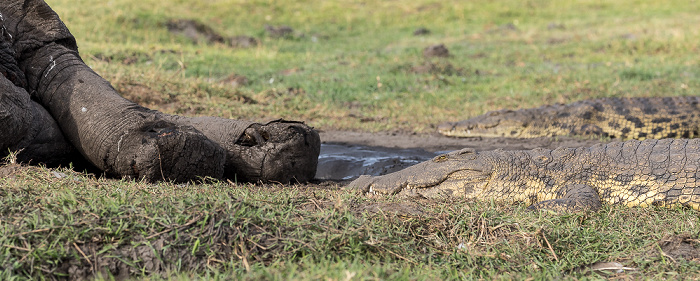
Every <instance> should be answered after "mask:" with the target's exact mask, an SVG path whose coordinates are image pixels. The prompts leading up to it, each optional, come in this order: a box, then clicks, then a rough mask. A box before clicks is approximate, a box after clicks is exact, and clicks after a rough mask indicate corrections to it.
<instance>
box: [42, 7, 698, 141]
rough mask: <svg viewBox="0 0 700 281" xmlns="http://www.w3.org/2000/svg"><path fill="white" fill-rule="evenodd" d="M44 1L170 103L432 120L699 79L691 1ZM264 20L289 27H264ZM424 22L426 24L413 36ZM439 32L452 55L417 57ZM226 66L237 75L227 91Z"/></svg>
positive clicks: (260, 112) (335, 117)
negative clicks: (180, 24) (186, 29)
mask: <svg viewBox="0 0 700 281" xmlns="http://www.w3.org/2000/svg"><path fill="white" fill-rule="evenodd" d="M49 3H50V4H52V5H53V7H55V9H56V10H57V11H58V12H59V14H60V15H61V16H62V18H63V19H64V20H65V21H66V24H67V25H68V27H69V28H70V29H71V31H73V33H74V34H75V36H76V37H77V38H78V41H79V45H80V47H81V51H82V54H83V56H84V57H85V58H86V60H87V62H88V63H89V64H90V65H91V66H92V67H94V68H95V69H96V70H97V71H98V72H99V73H101V74H102V75H104V76H105V77H107V78H108V79H109V80H110V81H112V82H113V83H114V84H115V85H116V86H117V88H118V89H119V90H121V91H123V92H124V93H125V95H129V96H130V97H131V98H134V99H139V98H138V96H143V95H149V96H150V97H146V98H140V99H141V101H143V102H144V103H147V104H149V105H150V106H151V107H154V108H157V109H162V110H165V111H168V112H173V113H183V114H193V115H199V114H206V115H217V116H223V117H233V118H247V119H259V118H268V117H284V118H290V119H302V120H306V121H308V122H309V123H310V124H311V125H313V126H316V127H318V128H321V129H330V128H335V129H361V130H371V131H377V130H401V131H409V132H431V131H433V126H434V125H435V124H437V123H440V122H443V121H448V120H451V121H455V120H459V119H465V118H468V117H472V116H475V115H478V114H482V113H484V112H485V111H488V110H494V109H500V108H520V107H532V106H538V105H542V104H546V103H553V102H572V101H576V100H581V99H587V98H593V97H604V96H615V97H629V96H676V95H693V94H695V90H696V89H697V88H698V85H699V82H698V79H697V78H698V76H700V73H699V71H698V64H699V61H698V57H697V51H698V43H697V42H699V41H700V40H699V39H700V31H699V30H698V29H697V28H695V26H697V25H698V24H699V23H700V22H699V21H700V20H699V19H698V18H697V16H696V15H697V12H699V11H700V4H698V3H695V2H688V1H671V2H665V3H660V2H653V1H615V3H604V2H600V1H575V2H571V1H570V2H566V3H558V2H553V1H524V2H523V1H497V2H493V3H492V2H490V1H477V2H474V1H470V2H464V1H439V2H434V1H388V2H387V1H376V2H375V1H368V2H367V1H330V2H329V1H285V2H279V1H207V2H201V3H200V2H197V1H173V2H171V1H169V2H162V1H154V0H143V1H131V0H119V1H117V0H114V1H108V2H106V3H104V4H101V5H93V4H94V2H93V1H86V0H82V1H57V0H55V1H50V2H49ZM173 19H195V20H198V21H200V22H202V23H204V24H206V25H208V26H210V27H211V28H212V29H213V30H214V31H216V32H218V33H219V34H221V35H222V36H223V37H226V38H228V37H234V36H241V35H244V36H251V37H253V38H255V39H256V40H258V42H259V44H258V45H257V46H255V47H250V48H231V47H230V46H228V45H226V44H218V43H216V44H203V43H200V44H194V43H192V42H191V40H189V39H187V38H186V37H185V36H182V35H177V34H172V33H169V32H168V28H167V23H168V21H170V20H173ZM265 25H270V26H279V25H287V26H289V27H291V28H292V29H293V32H291V33H290V34H288V35H286V36H283V37H281V38H275V37H273V36H271V35H270V34H269V33H267V32H266V31H265ZM421 27H423V28H426V29H428V30H429V31H430V33H429V34H426V35H419V36H415V35H413V33H414V31H415V30H417V29H418V28H421ZM440 43H442V44H445V46H446V47H447V48H448V49H449V52H450V56H449V57H447V58H424V57H423V55H422V50H423V49H424V48H425V47H428V46H430V45H434V44H440ZM232 75H238V76H244V77H246V78H247V83H245V85H243V86H239V87H235V88H234V87H231V86H230V83H226V81H228V80H227V78H231V76H232ZM227 85H229V86H227ZM133 93H136V94H133ZM144 99H145V100H144Z"/></svg>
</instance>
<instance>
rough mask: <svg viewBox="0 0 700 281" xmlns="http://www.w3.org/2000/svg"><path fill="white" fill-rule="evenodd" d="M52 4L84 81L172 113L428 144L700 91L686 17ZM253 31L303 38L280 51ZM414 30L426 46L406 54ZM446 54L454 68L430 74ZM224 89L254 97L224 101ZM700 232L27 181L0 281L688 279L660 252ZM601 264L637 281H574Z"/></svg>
mask: <svg viewBox="0 0 700 281" xmlns="http://www.w3.org/2000/svg"><path fill="white" fill-rule="evenodd" d="M48 2H49V4H50V5H51V6H52V7H53V8H54V9H55V10H56V11H57V12H58V13H59V14H60V15H61V17H62V19H63V20H64V21H65V22H66V24H67V26H68V27H69V28H70V30H71V31H72V32H73V34H74V35H75V36H76V38H77V40H78V44H79V46H80V51H81V55H82V56H83V58H84V59H85V61H86V62H87V63H88V64H89V65H90V66H91V67H93V68H94V69H95V70H96V71H97V72H98V73H100V74H101V75H103V76H104V77H105V78H107V79H108V80H110V81H111V82H112V83H113V84H114V86H115V87H116V88H117V89H118V90H119V91H120V92H122V94H123V95H125V96H127V97H129V98H131V99H134V100H137V101H138V102H140V103H143V104H145V105H146V106H149V107H152V108H154V109H159V110H163V111H165V112H169V113H177V114H185V115H214V116H221V117H227V118H243V119H253V120H259V119H262V118H275V117H283V118H287V119H296V120H305V121H307V123H309V124H310V125H312V126H315V127H316V128H319V129H322V130H330V129H343V130H365V131H380V130H392V131H404V132H417V133H428V132H432V131H433V130H434V129H433V126H434V125H435V124H438V123H440V122H443V121H453V120H459V119H465V118H468V117H472V116H475V115H478V114H482V113H484V112H485V111H488V110H494V109H500V108H522V107H533V106H539V105H543V104H547V103H553V102H572V101H576V100H581V99H588V98H594V97H606V96H615V97H631V96H681V95H695V94H696V91H697V89H698V86H699V85H700V82H698V81H699V80H698V77H700V70H699V69H700V68H698V66H699V63H700V61H699V60H698V56H697V52H698V44H699V43H698V42H700V31H699V30H698V29H697V26H698V23H699V21H700V19H698V17H697V14H698V12H700V3H698V2H689V1H666V2H660V1H632V0H623V1H614V2H612V3H608V2H605V1H577V2H575V3H570V2H567V1H559V2H557V1H514V0H513V1H426V0H418V1H350V0H343V1H185V0H180V1H155V0H140V1H134V0H111V1H86V0H72V1H68V0H50V1H48ZM564 2H566V3H564ZM180 18H185V19H197V20H199V21H201V22H203V23H205V24H207V25H210V26H211V27H212V28H214V29H215V30H216V31H218V32H219V33H221V34H222V35H224V36H226V37H232V36H236V35H247V36H253V37H255V38H257V39H258V40H259V41H260V43H261V44H260V45H259V46H257V47H252V48H243V49H236V48H231V47H228V46H226V45H224V44H209V45H207V44H194V43H192V42H189V41H188V40H187V39H186V38H184V37H182V36H179V35H173V34H170V33H169V32H168V31H167V28H166V23H167V21H168V20H170V19H180ZM265 24H270V25H280V24H284V25H289V26H291V27H292V28H294V29H295V31H296V32H295V34H294V35H293V36H290V37H287V38H282V39H276V38H271V37H269V36H268V35H266V33H265V31H264V25H265ZM419 27H425V28H428V29H430V30H431V31H432V33H431V34H429V35H424V36H413V35H412V33H413V31H414V30H415V29H417V28H419ZM314 38H315V39H314ZM438 43H444V44H445V45H446V46H447V47H448V48H449V50H450V53H451V56H450V57H449V58H441V59H425V58H423V57H422V50H423V48H425V47H427V46H429V45H432V44H438ZM430 65H433V66H434V67H433V68H426V66H430ZM420 68H423V69H429V71H416V70H417V69H420ZM233 74H237V75H243V76H245V77H247V78H248V81H249V83H248V84H247V85H245V86H241V87H237V88H234V87H231V86H229V85H226V84H225V83H222V82H221V81H223V80H225V78H227V77H229V76H230V75H233ZM380 83H381V86H380ZM12 167H16V166H13V165H10V166H6V167H0V169H6V170H7V169H14V168H12ZM0 174H2V172H0ZM397 202H402V204H404V205H402V204H398V203H397ZM380 209H381V211H380ZM699 219H700V216H699V215H698V212H697V211H693V210H688V209H680V208H677V209H657V208H624V207H605V208H604V209H603V210H602V211H600V212H598V213H593V214H576V215H563V216H562V215H553V214H548V213H534V212H527V211H526V210H525V209H524V206H520V205H516V206H503V205H495V204H491V203H489V202H471V201H466V200H459V199H453V200H450V201H440V200H408V201H399V199H397V198H391V197H390V198H367V197H364V196H360V195H357V194H354V193H353V192H349V191H346V190H343V189H342V188H340V187H338V186H337V185H314V184H309V185H300V186H277V185H267V186H252V185H241V184H232V183H227V182H216V181H213V182H209V183H206V184H189V185H173V184H168V183H161V184H147V183H140V182H134V181H118V180H112V179H104V178H96V177H94V176H92V175H83V174H80V173H76V172H73V171H69V170H49V169H44V168H21V169H19V170H18V171H16V172H13V173H10V175H9V176H7V177H4V178H0V279H2V280H21V279H27V278H29V279H61V278H64V277H65V276H67V274H73V276H82V275H88V274H93V273H94V272H102V271H104V270H102V269H101V268H103V267H107V268H108V271H111V272H112V273H115V274H118V273H117V272H121V273H122V274H129V275H131V276H132V277H136V278H146V279H154V280H157V279H159V278H166V279H168V278H169V279H175V280H188V279H192V278H206V279H214V280H231V279H233V280H236V279H244V280H259V279H268V280H286V279H307V280H312V279H313V280H317V279H328V280H385V279H400V280H439V279H503V280H506V279H508V280H510V279H528V278H531V279H537V280H541V279H601V278H620V279H647V278H648V279H697V278H700V275H699V274H698V272H700V264H699V263H698V259H700V257H698V256H692V255H689V256H686V257H685V258H683V257H681V256H680V255H678V253H672V252H673V251H672V249H671V248H669V247H670V246H669V245H670V244H673V243H676V242H677V241H681V240H683V239H685V240H683V241H684V242H683V243H681V244H682V245H685V246H690V248H689V249H696V248H693V247H692V246H694V247H698V239H699V236H700V233H699V232H698V223H699V221H698V220H699ZM681 238H683V239H681ZM674 239H675V240H674ZM668 241H672V242H668ZM673 241H676V242H673ZM669 243H670V244H669ZM678 243H680V242H678ZM689 251H690V250H689ZM691 253H694V254H697V250H695V252H693V251H691ZM596 262H618V263H620V264H622V265H624V266H626V267H631V268H634V269H635V270H627V271H624V272H621V273H609V272H608V273H605V272H591V271H590V270H586V268H588V267H589V266H590V265H592V264H595V263H596ZM110 266H111V267H112V268H110ZM118 277H119V276H116V277H115V278H117V279H118ZM104 278H106V279H109V278H111V277H109V276H105V277H104Z"/></svg>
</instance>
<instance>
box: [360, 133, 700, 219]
mask: <svg viewBox="0 0 700 281" xmlns="http://www.w3.org/2000/svg"><path fill="white" fill-rule="evenodd" d="M699 179H700V139H663V140H654V139H650V140H644V141H638V140H629V141H625V142H612V143H608V144H598V145H595V146H592V147H581V148H557V149H555V150H549V149H542V148H538V149H533V150H526V151H503V150H495V151H483V152H476V151H474V150H471V149H463V150H460V151H456V152H451V153H448V154H444V155H440V156H437V157H435V158H433V159H432V160H429V161H426V162H423V163H420V164H418V165H415V166H412V167H409V168H407V169H404V170H401V171H398V172H394V173H391V174H387V175H383V176H376V177H370V176H361V177H360V178H358V179H357V180H355V181H353V182H352V183H350V185H349V186H350V187H353V188H357V189H360V190H362V191H364V192H367V193H372V194H403V195H413V196H424V197H442V196H460V197H467V198H476V199H484V200H494V201H501V202H506V203H507V202H524V203H526V204H530V205H531V206H530V208H531V209H548V210H554V211H564V212H579V211H589V210H593V211H595V210H598V209H599V208H600V206H601V204H603V203H606V204H622V205H627V206H652V205H653V206H672V205H685V206H689V207H692V208H693V209H695V210H700V180H699Z"/></svg>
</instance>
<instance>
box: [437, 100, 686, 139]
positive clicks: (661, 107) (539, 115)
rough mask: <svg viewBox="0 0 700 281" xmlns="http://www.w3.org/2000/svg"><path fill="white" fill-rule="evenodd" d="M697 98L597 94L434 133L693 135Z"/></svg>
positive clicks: (490, 116) (614, 136)
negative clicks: (598, 96) (604, 96)
mask: <svg viewBox="0 0 700 281" xmlns="http://www.w3.org/2000/svg"><path fill="white" fill-rule="evenodd" d="M699 124H700V97H694V96H685V97H646V98H645V97H638V98H600V99H592V100H582V101H578V102H574V103H571V104H554V105H545V106H542V107H537V108H527V109H520V110H497V111H490V112H487V113H486V114H484V115H480V116H476V117H474V118H471V119H467V120H464V121H460V122H446V123H443V124H440V125H439V126H438V132H440V133H441V134H443V135H446V136H452V137H509V138H536V137H554V136H590V137H607V138H611V139H619V140H629V139H638V140H644V139H662V138H695V137H698V134H699V131H700V128H699V126H700V125H699Z"/></svg>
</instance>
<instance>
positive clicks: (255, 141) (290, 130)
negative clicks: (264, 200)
mask: <svg viewBox="0 0 700 281" xmlns="http://www.w3.org/2000/svg"><path fill="white" fill-rule="evenodd" d="M320 150H321V139H320V137H319V135H318V133H317V132H316V131H314V130H313V129H312V128H310V127H308V126H306V125H304V124H302V123H299V122H289V121H273V122H270V123H267V124H253V125H251V126H250V127H248V128H247V129H246V130H245V132H244V133H243V135H242V136H241V137H240V138H239V140H238V141H237V142H236V143H235V144H234V145H232V146H230V147H228V148H227V152H228V153H227V157H226V171H225V177H227V178H230V179H237V180H240V181H251V182H252V181H267V182H282V183H288V182H306V181H309V180H311V179H313V177H314V176H315V175H316V166H317V165H318V155H319V153H320Z"/></svg>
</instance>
